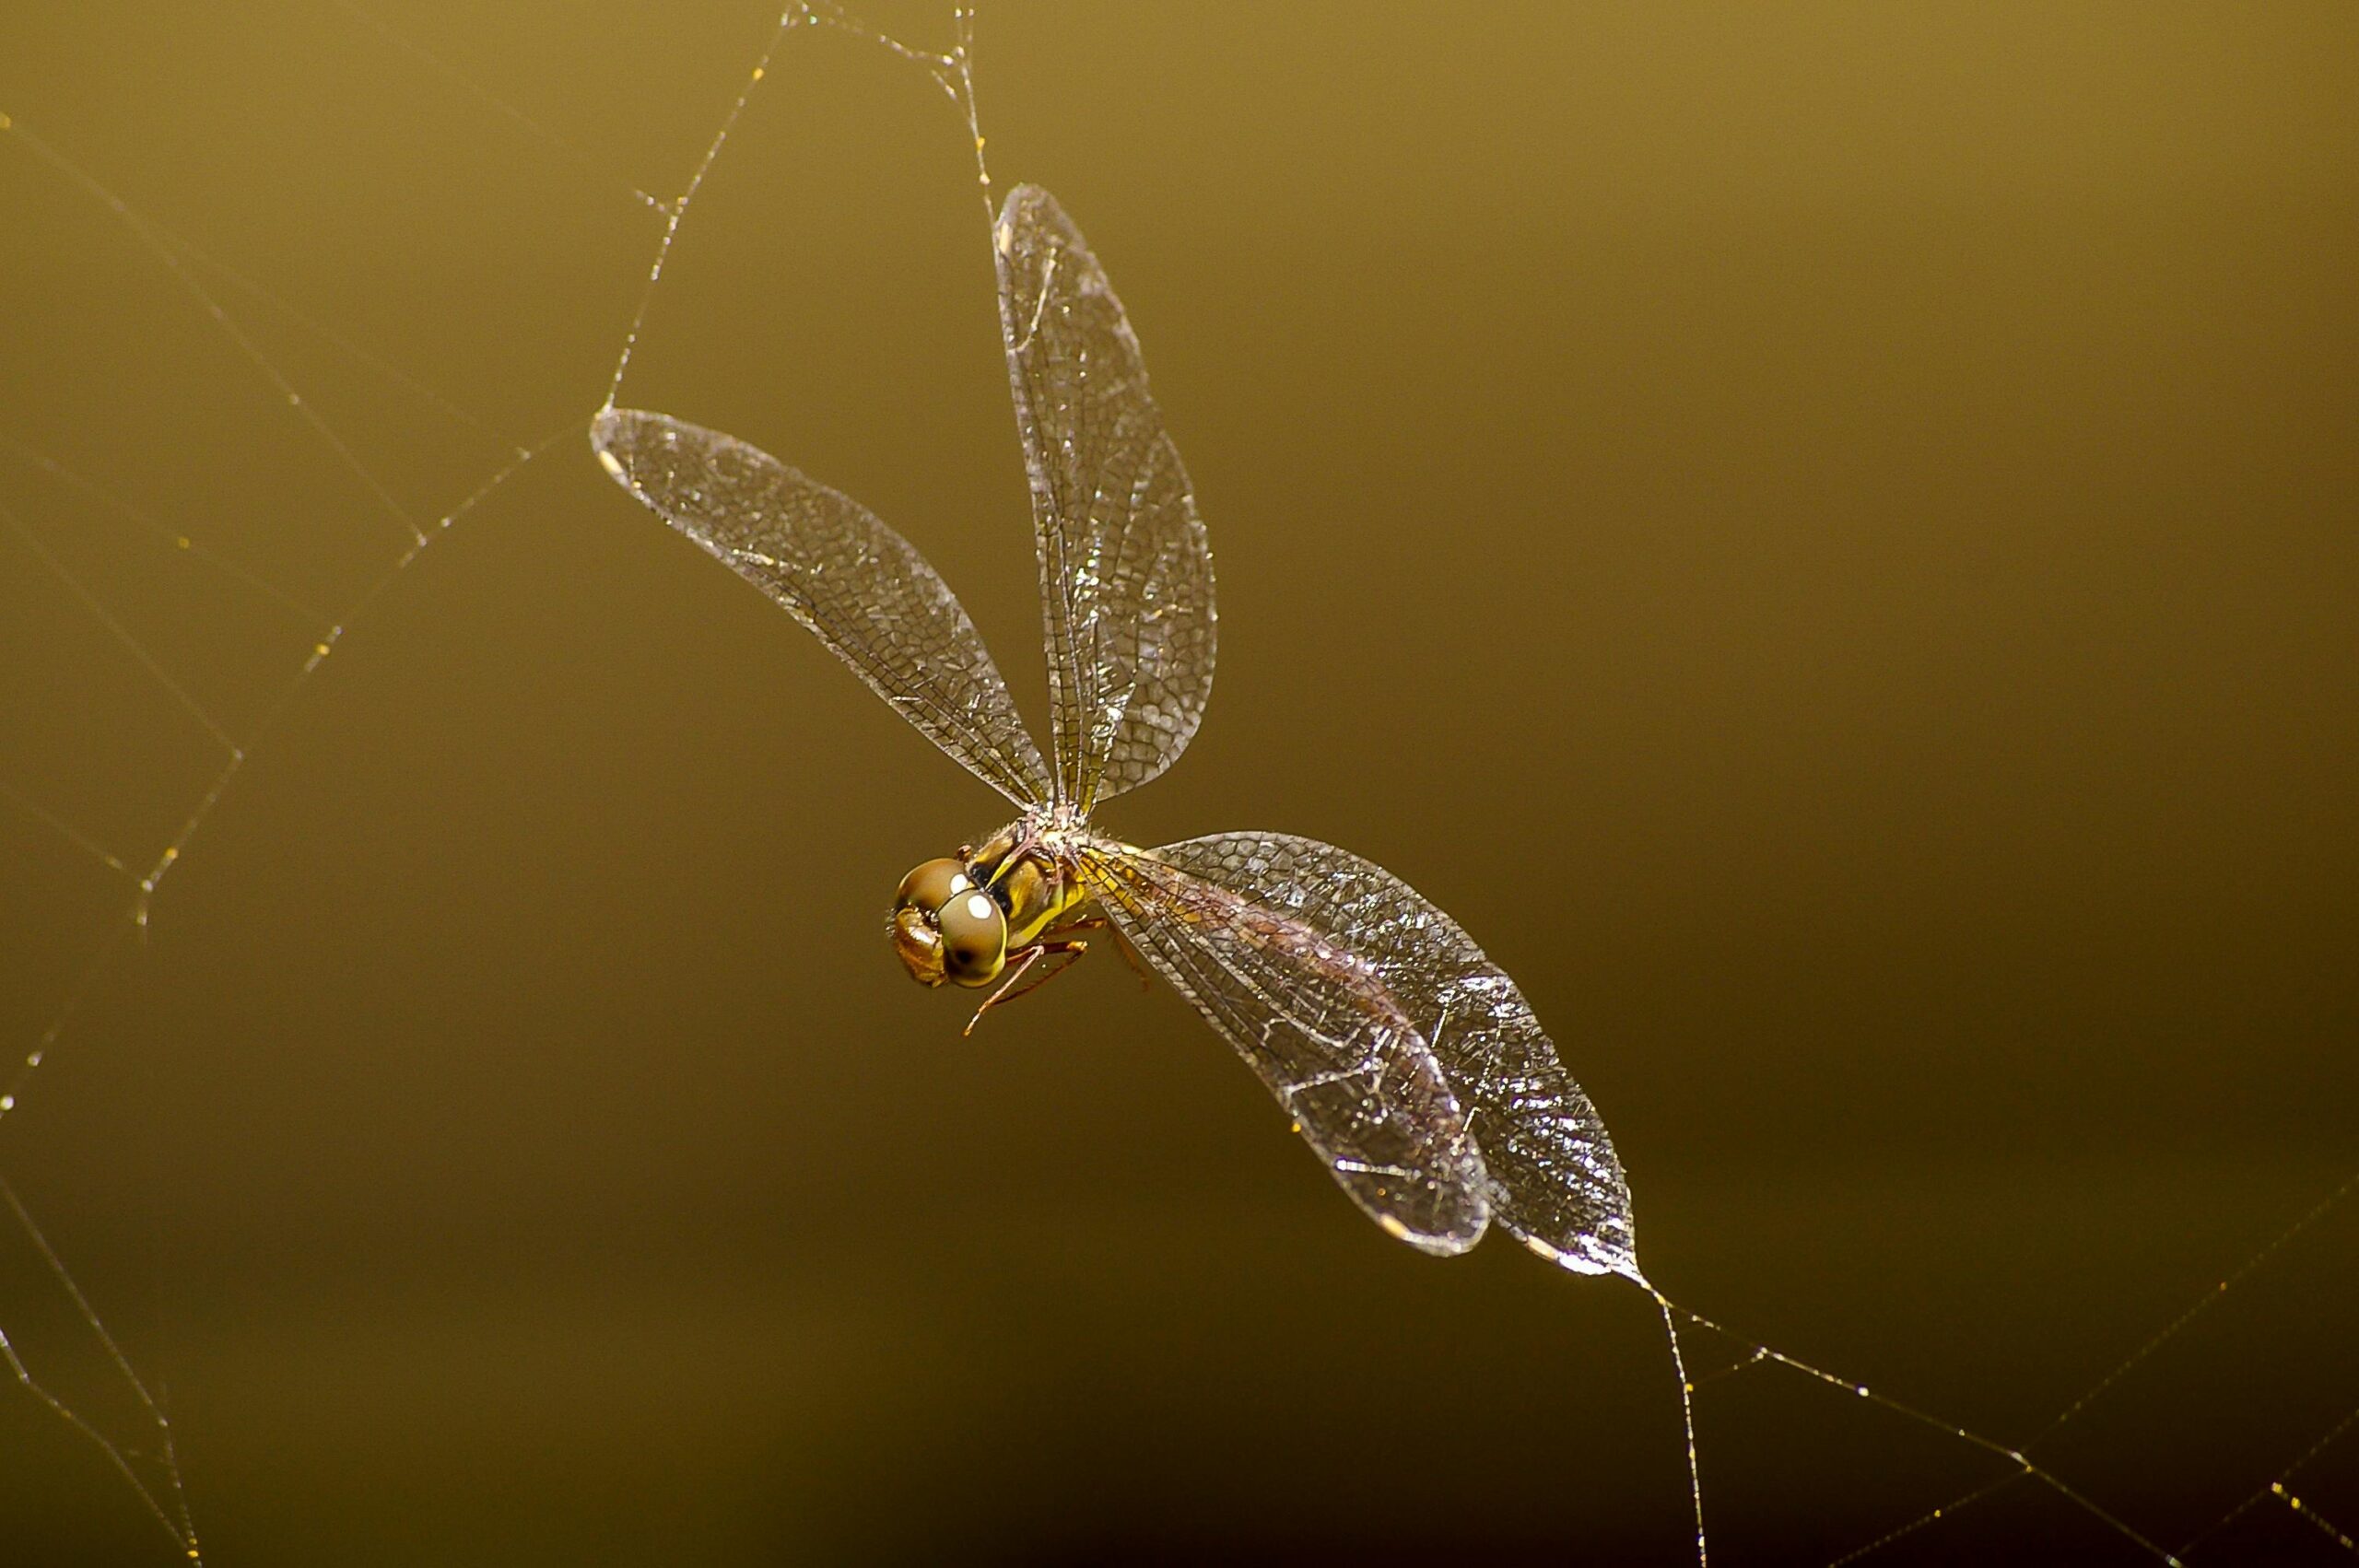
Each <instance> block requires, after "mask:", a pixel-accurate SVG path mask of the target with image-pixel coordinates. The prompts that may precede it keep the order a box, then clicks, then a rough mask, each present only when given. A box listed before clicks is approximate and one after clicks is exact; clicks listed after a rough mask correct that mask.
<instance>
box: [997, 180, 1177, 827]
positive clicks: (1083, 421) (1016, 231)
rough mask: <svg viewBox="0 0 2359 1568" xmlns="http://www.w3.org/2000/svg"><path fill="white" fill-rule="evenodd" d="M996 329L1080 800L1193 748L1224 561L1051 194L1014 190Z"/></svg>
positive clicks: (1055, 707) (1064, 773) (1137, 366)
mask: <svg viewBox="0 0 2359 1568" xmlns="http://www.w3.org/2000/svg"><path fill="white" fill-rule="evenodd" d="M992 249H993V252H994V256H995V259H996V261H997V263H998V268H999V310H1000V330H1001V333H1002V334H1003V337H1004V339H1005V342H1006V345H1007V369H1008V380H1009V383H1010V385H1011V387H1012V388H1013V390H1014V392H1015V422H1016V426H1017V428H1018V430H1019V432H1020V433H1021V435H1022V436H1023V439H1024V461H1025V466H1026V468H1027V471H1028V473H1029V475H1030V478H1031V485H1032V521H1033V529H1034V533H1035V538H1036V543H1037V544H1038V545H1039V556H1040V604H1041V616H1042V619H1043V622H1044V626H1043V628H1042V629H1043V633H1044V640H1045V641H1046V643H1047V647H1048V657H1049V699H1050V720H1051V734H1050V742H1051V749H1052V750H1053V751H1054V753H1055V755H1056V765H1057V779H1056V782H1057V798H1058V799H1059V801H1061V802H1066V803H1069V804H1072V805H1074V806H1076V807H1078V808H1079V809H1080V810H1082V811H1083V812H1085V813H1086V811H1088V810H1089V808H1090V807H1091V806H1093V805H1094V804H1096V803H1097V802H1099V801H1102V800H1109V799H1111V798H1112V797H1114V796H1116V795H1119V794H1121V792H1122V791H1124V790H1130V789H1133V788H1135V787H1137V786H1138V785H1141V784H1144V783H1145V782H1146V781H1147V780H1148V779H1150V778H1154V777H1155V776H1156V774H1158V773H1160V772H1162V771H1163V770H1164V769H1165V768H1166V767H1168V766H1170V765H1171V763H1172V761H1173V759H1175V758H1176V757H1178V756H1179V755H1180V753H1181V752H1182V751H1184V750H1185V749H1186V748H1187V745H1188V741H1189V738H1190V737H1191V736H1192V735H1193V734H1194V733H1195V732H1196V724H1197V721H1198V720H1200V719H1201V718H1202V717H1203V710H1204V700H1205V698H1206V697H1207V696H1210V695H1211V692H1212V684H1213V645H1214V613H1213V561H1212V551H1211V549H1210V547H1209V546H1208V545H1207V544H1205V541H1204V525H1203V522H1202V521H1200V520H1199V519H1198V518H1197V516H1196V502H1195V497H1194V496H1193V495H1192V494H1191V492H1190V490H1189V486H1188V474H1187V470H1186V469H1184V468H1182V467H1181V466H1180V453H1179V451H1178V450H1177V449H1176V448H1174V447H1173V446H1172V444H1171V438H1170V437H1169V436H1168V435H1167V434H1165V432H1164V428H1163V415H1162V414H1161V412H1160V411H1159V410H1157V409H1156V404H1155V398H1154V395H1153V393H1151V392H1149V391H1148V389H1147V380H1146V363H1145V361H1144V359H1143V358H1142V357H1141V356H1140V353H1139V340H1138V337H1137V335H1136V334H1135V333H1133V332H1132V331H1131V323H1130V322H1129V320H1128V319H1127V318H1126V317H1125V316H1124V315H1123V313H1122V302H1121V300H1120V299H1118V298H1115V297H1114V290H1113V288H1112V287H1110V286H1109V284H1108V283H1107V281H1106V273H1105V270H1104V269H1103V268H1101V267H1100V266H1099V265H1098V264H1097V257H1096V256H1094V255H1093V254H1091V253H1090V250H1089V245H1088V242H1087V241H1086V240H1083V239H1082V237H1081V231H1080V230H1079V229H1078V228H1074V224H1073V220H1072V219H1071V218H1069V217H1067V216H1065V214H1064V209H1063V208H1062V207H1060V206H1059V205H1057V201H1056V198H1055V197H1053V196H1051V195H1050V194H1049V193H1048V192H1046V191H1043V190H1041V189H1040V188H1039V186H1037V185H1019V186H1017V187H1016V188H1015V190H1013V191H1011V192H1009V193H1008V195H1007V201H1006V204H1005V205H1004V206H1003V208H1002V209H1001V213H1000V219H999V223H998V225H997V227H996V228H994V230H993V231H992Z"/></svg>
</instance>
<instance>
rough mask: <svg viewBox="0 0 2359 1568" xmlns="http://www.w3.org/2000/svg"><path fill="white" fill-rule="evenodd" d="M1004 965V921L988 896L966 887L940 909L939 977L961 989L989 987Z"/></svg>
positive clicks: (1005, 954)
mask: <svg viewBox="0 0 2359 1568" xmlns="http://www.w3.org/2000/svg"><path fill="white" fill-rule="evenodd" d="M1006 962H1007V918H1006V917H1005V916H1003V915H1002V914H1001V913H1000V908H999V906H998V905H997V904H994V903H993V902H992V897H991V895H989V894H987V893H984V892H981V891H980V890H979V889H976V888H973V887H971V886H970V887H969V888H968V890H967V891H966V892H963V893H959V894H955V895H952V897H951V899H950V901H949V902H948V903H946V904H945V905H943V907H942V969H943V973H944V974H945V975H946V976H948V977H949V978H951V979H952V980H954V981H956V982H957V983H958V984H959V985H962V986H984V985H989V984H990V983H991V982H992V980H994V979H996V978H997V977H998V976H999V972H1000V969H1001V967H1002V966H1003V965H1004V964H1005V963H1006Z"/></svg>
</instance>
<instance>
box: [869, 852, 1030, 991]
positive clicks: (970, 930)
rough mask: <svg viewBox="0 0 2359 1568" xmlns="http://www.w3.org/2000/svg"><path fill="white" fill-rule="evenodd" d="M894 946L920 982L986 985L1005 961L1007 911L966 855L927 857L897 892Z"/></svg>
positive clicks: (894, 906)
mask: <svg viewBox="0 0 2359 1568" xmlns="http://www.w3.org/2000/svg"><path fill="white" fill-rule="evenodd" d="M893 951H894V952H895V953H896V954H898V955H899V956H900V960H901V963H902V964H903V965H905V966H906V967H907V968H908V969H909V971H910V977H911V978H913V979H915V980H916V981H918V982H919V983H920V984H921V985H928V986H938V985H940V984H942V983H943V982H944V981H945V980H948V981H951V982H953V983H954V984H957V985H961V986H988V985H990V984H991V983H992V981H993V980H996V979H998V978H999V974H1000V971H1001V969H1003V968H1004V967H1005V966H1006V964H1007V916H1006V913H1005V912H1004V911H1003V910H1002V909H1001V908H1000V907H999V902H998V900H996V899H994V898H993V897H992V895H990V894H989V893H987V892H985V891H984V890H983V888H982V887H981V886H980V884H978V883H977V882H976V880H975V875H974V872H972V870H970V869H969V868H968V866H967V864H966V863H965V862H964V861H961V860H928V861H927V862H926V863H925V864H923V865H921V866H920V867H919V868H918V869H917V870H915V871H913V872H910V874H909V875H907V876H905V877H903V878H902V879H901V891H900V892H899V893H898V894H897V895H894V899H893Z"/></svg>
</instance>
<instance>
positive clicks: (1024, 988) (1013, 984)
mask: <svg viewBox="0 0 2359 1568" xmlns="http://www.w3.org/2000/svg"><path fill="white" fill-rule="evenodd" d="M1088 951H1089V943H1087V942H1083V941H1081V940H1080V939H1079V938H1077V937H1076V938H1070V939H1063V940H1051V939H1048V938H1043V939H1042V940H1041V941H1039V942H1034V943H1033V944H1032V945H1031V946H1030V947H1027V948H1026V949H1025V950H1024V956H1023V957H1021V958H1019V959H1017V960H1016V961H1015V968H1013V969H1010V970H1009V971H1008V972H1007V978H1005V979H1004V980H1002V981H1001V982H1000V983H999V989H997V990H995V991H993V992H992V994H991V995H989V996H987V997H985V998H984V999H983V1005H982V1006H980V1007H979V1008H977V1009H975V1016H973V1017H972V1018H969V1019H968V1020H967V1027H966V1028H964V1029H962V1030H960V1031H959V1035H960V1037H961V1038H964V1037H965V1036H968V1035H972V1034H973V1033H974V1032H975V1025H976V1024H980V1023H981V1022H982V1021H983V1014H984V1013H986V1012H990V1011H991V1010H992V1008H994V1007H997V1006H999V1005H1000V1004H1001V1003H1002V1002H1008V1001H1014V1000H1015V999H1016V998H1017V997H1020V996H1023V995H1025V994H1026V993H1027V992H1029V991H1037V990H1039V989H1040V988H1041V987H1042V986H1045V985H1047V984H1048V983H1049V982H1050V980H1053V979H1055V978H1056V977H1058V976H1059V975H1062V974H1063V973H1064V972H1065V971H1066V970H1067V969H1070V968H1072V967H1073V965H1074V960H1076V959H1078V958H1079V957H1080V956H1081V955H1082V954H1085V953H1086V952H1088ZM1044 957H1046V958H1051V959H1054V960H1056V962H1055V963H1052V964H1051V965H1050V966H1049V967H1047V968H1045V969H1043V970H1041V971H1040V972H1039V974H1038V975H1034V976H1033V977H1031V978H1030V979H1029V980H1026V979H1025V978H1024V977H1025V975H1026V973H1027V971H1029V970H1030V969H1031V967H1032V966H1033V965H1036V964H1038V963H1039V962H1040V960H1041V959H1042V958H1044ZM1018 982H1022V983H1021V984H1019V983H1018Z"/></svg>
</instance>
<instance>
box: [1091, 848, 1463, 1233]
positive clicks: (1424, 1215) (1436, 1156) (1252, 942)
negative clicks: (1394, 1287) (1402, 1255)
mask: <svg viewBox="0 0 2359 1568" xmlns="http://www.w3.org/2000/svg"><path fill="white" fill-rule="evenodd" d="M1159 854H1160V851H1141V850H1135V849H1131V848H1126V847H1121V846H1116V845H1112V844H1107V843H1097V844H1094V845H1092V846H1090V847H1088V848H1084V849H1083V850H1082V852H1081V862H1082V875H1083V877H1084V879H1085V880H1086V883H1088V884H1089V886H1090V887H1091V889H1092V891H1093V892H1095V893H1096V895H1097V901H1098V904H1099V906H1100V907H1103V908H1104V909H1105V910H1106V912H1107V913H1108V914H1109V916H1110V917H1111V918H1112V919H1113V920H1114V923H1115V924H1116V925H1117V926H1118V927H1120V928H1121V931H1122V934H1123V935H1124V936H1126V937H1128V938H1129V939H1130V941H1131V942H1132V944H1133V946H1135V947H1136V948H1137V949H1138V950H1139V951H1140V952H1141V953H1143V954H1145V955H1146V957H1147V960H1148V962H1150V963H1152V964H1153V965H1155V966H1156V968H1157V969H1158V970H1160V971H1161V972H1162V973H1163V976H1164V977H1165V978H1166V979H1168V980H1169V981H1170V982H1171V984H1172V986H1173V988H1174V989H1177V990H1178V991H1179V992H1180V995H1182V996H1184V997H1186V998H1187V999H1188V1000H1190V1001H1191V1002H1193V1003H1195V1005H1196V1009H1197V1011H1198V1012H1202V1013H1203V1015H1204V1017H1205V1018H1206V1019H1207V1020H1209V1021H1210V1022H1211V1024H1212V1025H1213V1027H1214V1028H1215V1030H1217V1031H1218V1032H1219V1033H1220V1034H1221V1035H1222V1036H1224V1037H1226V1039H1227V1041H1228V1042H1229V1044H1230V1045H1232V1046H1234V1047H1237V1050H1238V1054H1239V1055H1241V1056H1243V1057H1244V1058H1245V1059H1246V1061H1247V1063H1248V1064H1250V1066H1251V1067H1252V1069H1253V1071H1255V1072H1257V1073H1259V1074H1260V1075H1261V1077H1262V1082H1264V1083H1266V1084H1268V1085H1269V1087H1270V1090H1271V1092H1272V1093H1273V1094H1275V1095H1277V1097H1278V1103H1279V1104H1280V1105H1281V1106H1285V1109H1286V1110H1287V1112H1288V1113H1290V1114H1291V1115H1292V1117H1293V1118H1294V1122H1295V1129H1296V1130H1297V1131H1298V1132H1300V1133H1301V1134H1302V1137H1303V1140H1304V1141H1306V1142H1308V1143H1309V1145H1310V1146H1311V1148H1312V1149H1313V1150H1314V1151H1315V1152H1316V1153H1318V1155H1319V1156H1320V1159H1321V1160H1323V1161H1324V1162H1325V1163H1326V1165H1327V1168H1328V1170H1329V1171H1330V1172H1331V1173H1332V1174H1333V1176H1334V1177H1335V1179H1336V1180H1337V1181H1338V1182H1340V1183H1341V1184H1342V1185H1343V1188H1344V1191H1346V1192H1348V1193H1349V1194H1351V1196H1352V1199H1353V1200H1354V1201H1356V1203H1358V1204H1359V1206H1360V1207H1361V1208H1362V1209H1365V1210H1367V1212H1368V1214H1369V1215H1370V1216H1371V1217H1372V1218H1373V1219H1375V1220H1376V1222H1377V1223H1379V1224H1380V1225H1382V1226H1383V1227H1384V1228H1385V1229H1386V1230H1387V1231H1390V1232H1391V1234H1393V1235H1397V1236H1399V1237H1400V1238H1401V1239H1402V1240H1403V1241H1406V1242H1408V1243H1410V1244H1411V1245H1412V1246H1417V1247H1420V1248H1423V1249H1424V1250H1425V1251H1427V1252H1434V1253H1454V1252H1463V1251H1465V1250H1466V1249H1467V1248H1468V1247H1470V1246H1473V1245H1474V1244H1475V1243H1476V1242H1477V1241H1479V1240H1481V1239H1482V1235H1483V1228H1484V1226H1485V1223H1487V1222H1488V1219H1489V1201H1488V1199H1487V1198H1486V1196H1485V1194H1486V1190H1487V1187H1488V1184H1487V1181H1486V1178H1485V1175H1484V1170H1483V1157H1482V1155H1481V1154H1480V1153H1478V1152H1477V1151H1476V1149H1475V1145H1474V1141H1473V1139H1472V1138H1470V1137H1468V1136H1467V1131H1466V1124H1465V1121H1464V1118H1463V1117H1462V1116H1461V1113H1460V1110H1459V1105H1458V1102H1457V1100H1456V1099H1455V1098H1454V1097H1453V1096H1452V1094H1451V1093H1450V1087H1449V1082H1448V1081H1447V1079H1446V1078H1445V1076H1444V1074H1443V1072H1442V1071H1441V1068H1440V1066H1439V1064H1438V1063H1437V1062H1436V1061H1435V1059H1434V1058H1433V1054H1432V1053H1431V1052H1430V1051H1428V1050H1427V1049H1426V1043H1425V1041H1424V1040H1423V1039H1422V1038H1420V1037H1419V1036H1418V1032H1417V1030H1416V1028H1415V1026H1414V1024H1413V1023H1412V1021H1411V1019H1410V1017H1409V1016H1408V1014H1407V1012H1405V1011H1404V1010H1403V1008H1402V1005H1401V1004H1400V1002H1399V1001H1398V1000H1396V999H1395V998H1394V997H1393V996H1391V994H1390V993H1389V992H1388V991H1387V990H1386V989H1385V988H1384V986H1383V985H1382V984H1381V983H1380V981H1379V977H1378V975H1377V973H1376V971H1375V969H1374V968H1373V967H1372V966H1371V965H1369V964H1368V962H1367V960H1366V959H1365V958H1363V957H1361V956H1360V955H1358V954H1354V953H1353V952H1351V951H1350V950H1349V949H1348V948H1347V947H1345V946H1344V945H1342V944H1341V943H1338V942H1335V941H1333V940H1332V938H1331V937H1330V936H1328V935H1327V934H1325V933H1323V932H1321V931H1320V930H1317V929H1315V928H1313V927H1312V926H1310V925H1309V924H1308V923H1306V922H1304V921H1303V920H1301V919H1299V918H1298V917H1297V916H1295V915H1293V914H1291V913H1289V912H1287V911H1285V909H1283V908H1281V907H1276V906H1273V905H1271V904H1268V903H1265V902H1262V901H1260V900H1257V899H1255V898H1254V897H1252V896H1250V895H1246V894H1241V893H1239V892H1237V891H1233V890H1232V889H1230V888H1228V887H1225V886H1222V885H1219V884H1216V883H1213V882H1209V881H1206V880H1203V879H1202V878H1199V877H1197V876H1194V875H1192V874H1191V873H1190V872H1188V871H1185V870H1183V869H1181V868H1180V867H1179V866H1177V865H1174V864H1171V863H1168V862H1167V861H1164V860H1159V859H1157V858H1156V857H1157V855H1159Z"/></svg>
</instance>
